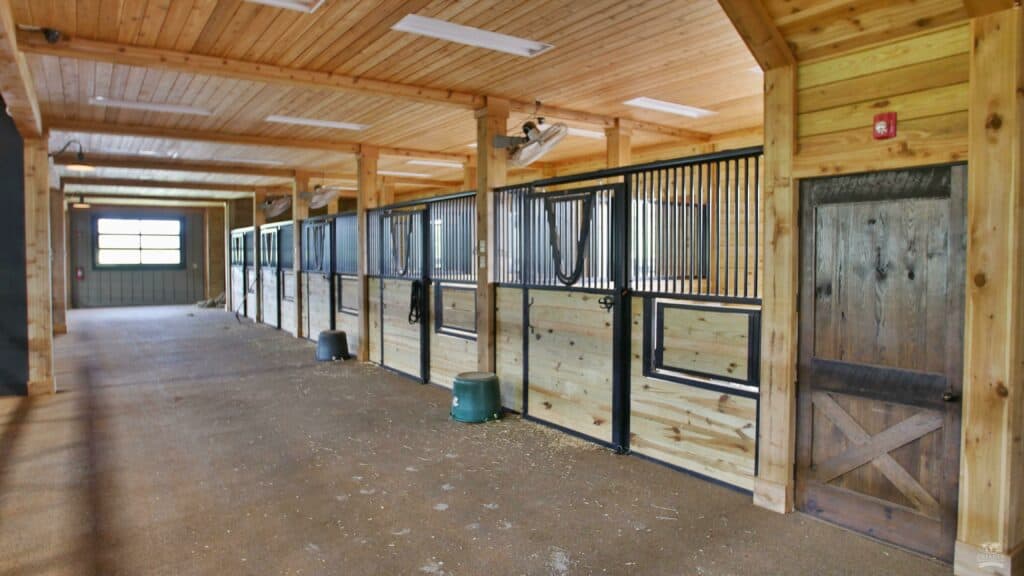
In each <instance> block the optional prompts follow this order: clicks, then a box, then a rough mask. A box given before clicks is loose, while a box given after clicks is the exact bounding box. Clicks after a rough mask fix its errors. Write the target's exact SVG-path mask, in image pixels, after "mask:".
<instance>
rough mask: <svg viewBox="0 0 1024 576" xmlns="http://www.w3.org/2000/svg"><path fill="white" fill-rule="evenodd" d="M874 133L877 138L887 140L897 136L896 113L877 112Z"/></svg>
mask: <svg viewBox="0 0 1024 576" xmlns="http://www.w3.org/2000/svg"><path fill="white" fill-rule="evenodd" d="M872 134H873V135H874V137H875V140H887V139H889V138H895V137H896V113H895V112H882V113H881V114H875V124H874V130H873V131H872Z"/></svg>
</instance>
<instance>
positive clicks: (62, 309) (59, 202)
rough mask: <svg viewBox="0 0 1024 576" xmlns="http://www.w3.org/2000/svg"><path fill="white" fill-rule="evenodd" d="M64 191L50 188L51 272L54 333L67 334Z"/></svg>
mask: <svg viewBox="0 0 1024 576" xmlns="http://www.w3.org/2000/svg"><path fill="white" fill-rule="evenodd" d="M65 215H66V212H65V204H64V193H63V192H61V191H60V188H51V189H50V254H51V255H52V257H51V266H50V274H51V276H52V278H53V287H52V288H51V290H52V292H53V333H54V334H67V331H68V324H67V309H68V306H67V289H66V288H65V283H66V282H67V274H66V272H67V252H66V251H65V249H64V246H65V244H66V243H65V242H64V232H65V224H64V219H65V217H66V216H65Z"/></svg>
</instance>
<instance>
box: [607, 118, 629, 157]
mask: <svg viewBox="0 0 1024 576" xmlns="http://www.w3.org/2000/svg"><path fill="white" fill-rule="evenodd" d="M604 135H605V139H606V145H607V147H608V148H607V149H608V152H607V155H608V167H609V168H620V167H622V166H629V165H630V163H631V162H632V155H631V152H632V148H631V146H630V142H631V140H632V138H633V125H632V123H630V121H629V120H626V119H623V118H616V119H615V125H614V126H609V127H608V128H605V129H604Z"/></svg>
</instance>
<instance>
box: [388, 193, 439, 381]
mask: <svg viewBox="0 0 1024 576" xmlns="http://www.w3.org/2000/svg"><path fill="white" fill-rule="evenodd" d="M379 217H380V219H381V221H380V224H381V225H380V228H379V233H380V234H381V235H382V236H383V238H382V242H381V243H380V245H381V246H382V247H383V248H382V250H381V258H382V260H383V262H382V266H381V271H382V277H381V281H380V290H381V294H380V300H381V302H382V303H383V306H381V342H382V343H383V346H382V352H381V364H382V365H383V366H385V367H386V368H390V369H391V370H394V371H396V372H400V373H402V374H405V375H407V376H411V377H413V378H416V379H417V380H420V381H422V382H429V381H430V366H429V364H430V362H429V358H430V350H429V346H430V344H429V342H430V340H429V336H430V333H429V332H428V330H427V328H428V326H429V325H430V318H429V315H430V306H429V305H428V301H427V300H428V290H427V287H428V286H430V280H429V278H427V276H426V271H427V269H428V267H427V265H426V264H427V263H426V257H427V254H428V249H427V247H428V246H429V242H428V237H427V234H428V227H427V211H426V209H424V208H403V209H400V210H385V211H382V212H380V216H379Z"/></svg>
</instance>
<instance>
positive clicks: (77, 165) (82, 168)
mask: <svg viewBox="0 0 1024 576" xmlns="http://www.w3.org/2000/svg"><path fill="white" fill-rule="evenodd" d="M71 146H78V153H77V154H75V161H74V162H72V163H70V164H67V165H65V167H66V168H67V169H68V170H71V171H73V172H92V171H93V170H95V169H96V167H95V166H91V165H89V164H87V163H86V161H85V150H84V149H83V148H82V143H81V142H79V141H78V140H69V141H68V143H67V144H65V145H64V147H63V148H61V149H60V150H58V151H56V152H54V153H52V154H50V155H49V156H50V158H54V157H57V156H60V155H61V154H63V153H65V152H67V150H68V148H70V147H71Z"/></svg>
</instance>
